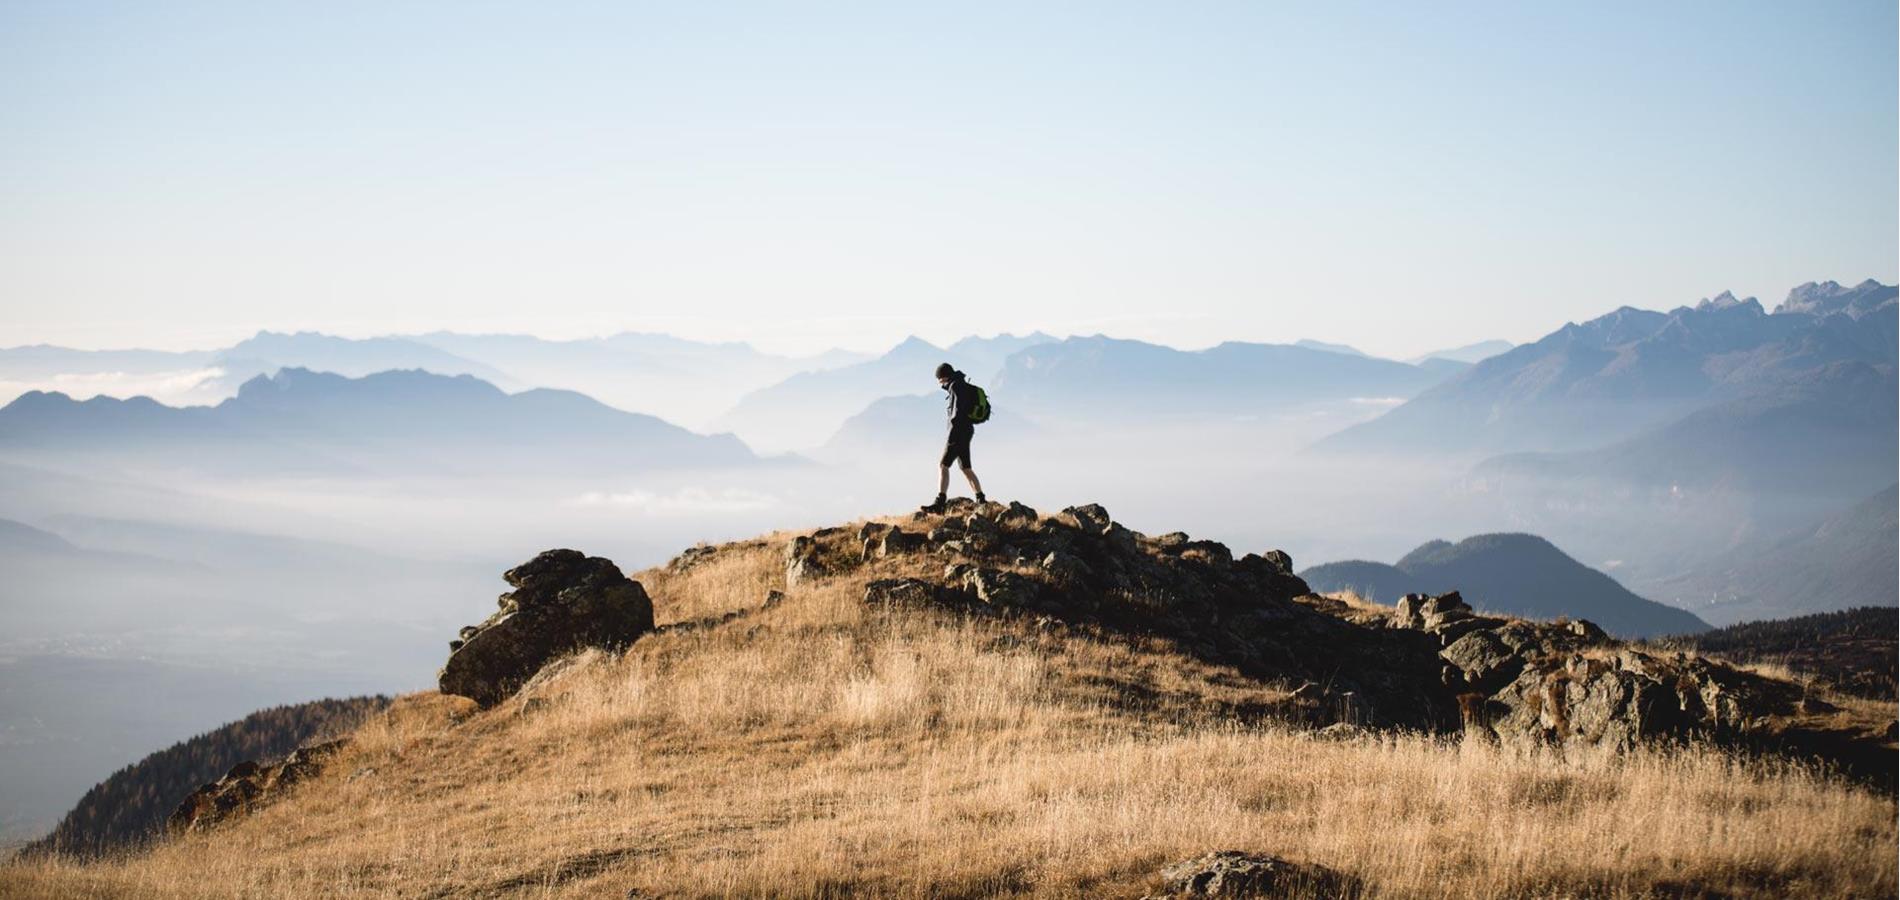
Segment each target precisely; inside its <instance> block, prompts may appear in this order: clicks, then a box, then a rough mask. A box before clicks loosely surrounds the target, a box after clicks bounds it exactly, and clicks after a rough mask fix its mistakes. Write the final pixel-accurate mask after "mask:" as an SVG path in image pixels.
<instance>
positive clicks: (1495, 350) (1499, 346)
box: [1406, 339, 1517, 365]
mask: <svg viewBox="0 0 1900 900" xmlns="http://www.w3.org/2000/svg"><path fill="white" fill-rule="evenodd" d="M1515 346H1517V345H1516V344H1513V343H1511V342H1510V341H1502V340H1495V339H1494V340H1489V341H1479V342H1477V343H1475V344H1466V345H1464V346H1462V347H1447V348H1446V349H1443V350H1433V351H1432V352H1430V353H1424V354H1420V355H1418V356H1414V357H1412V358H1411V359H1408V360H1406V362H1409V363H1412V364H1413V365H1420V364H1423V363H1425V362H1427V361H1429V360H1434V359H1442V360H1447V361H1450V362H1461V363H1478V362H1482V361H1484V360H1487V359H1490V358H1491V357H1493V356H1496V355H1498V354H1500V353H1503V352H1505V351H1508V350H1510V349H1511V348H1512V347H1515Z"/></svg>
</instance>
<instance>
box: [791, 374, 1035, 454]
mask: <svg viewBox="0 0 1900 900" xmlns="http://www.w3.org/2000/svg"><path fill="white" fill-rule="evenodd" d="M944 427H945V426H944V397H943V394H942V392H935V393H930V394H905V395H901V396H896V397H880V398H878V399H877V400H874V401H872V402H871V404H870V405H869V406H866V407H865V408H864V410H863V411H861V412H859V413H858V414H857V415H854V416H852V417H851V418H849V419H846V420H845V421H844V424H843V425H841V426H839V427H838V431H837V433H835V434H833V435H832V436H831V438H830V440H827V441H826V442H825V444H824V446H823V447H820V448H819V449H818V450H817V451H816V452H815V454H814V455H815V456H817V457H818V458H819V459H822V460H836V461H845V460H853V459H860V458H876V459H905V460H910V461H912V462H913V463H916V462H917V461H922V464H924V465H928V464H929V463H930V461H931V460H934V459H936V458H937V454H938V453H939V452H941V451H942V449H943V440H944ZM1041 430H1042V429H1041V428H1040V427H1039V426H1037V425H1036V423H1034V422H1032V421H1030V420H1028V419H1025V418H1023V417H1022V416H1020V415H1017V414H1015V413H1013V412H1010V411H1007V410H1004V409H1000V408H999V409H997V410H996V411H995V413H994V415H992V416H991V418H990V420H989V421H988V422H985V423H983V424H982V425H980V426H978V427H977V442H976V445H977V446H978V447H981V448H984V449H980V450H977V451H976V452H977V453H978V454H982V453H984V452H985V451H986V450H988V449H1000V448H1002V447H1004V446H1006V445H1008V444H1009V443H1011V442H1015V441H1022V440H1029V439H1032V438H1034V437H1036V436H1037V435H1038V434H1039V433H1040V432H1041ZM978 471H982V469H981V466H980V464H979V467H978Z"/></svg>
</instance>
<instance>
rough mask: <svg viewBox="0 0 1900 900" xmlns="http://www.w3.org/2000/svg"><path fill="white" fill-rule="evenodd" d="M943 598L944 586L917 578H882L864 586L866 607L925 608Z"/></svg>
mask: <svg viewBox="0 0 1900 900" xmlns="http://www.w3.org/2000/svg"><path fill="white" fill-rule="evenodd" d="M942 596H943V588H942V586H940V585H936V584H932V583H930V582H928V581H922V580H919V579H916V578H880V579H878V580H876V581H873V582H871V583H870V584H867V585H865V586H864V603H865V605H866V606H923V605H927V604H932V603H936V602H938V601H939V600H940V599H941V598H942Z"/></svg>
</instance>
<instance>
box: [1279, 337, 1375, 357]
mask: <svg viewBox="0 0 1900 900" xmlns="http://www.w3.org/2000/svg"><path fill="white" fill-rule="evenodd" d="M1293 346H1295V347H1304V348H1306V349H1308V350H1324V351H1326V352H1327V353H1343V354H1345V355H1347V356H1365V355H1366V354H1365V352H1364V351H1361V350H1360V349H1359V348H1357V347H1353V346H1349V345H1347V344H1329V343H1327V342H1325V341H1315V340H1312V339H1310V338H1301V339H1299V340H1297V341H1294V342H1293Z"/></svg>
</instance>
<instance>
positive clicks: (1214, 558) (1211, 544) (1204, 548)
mask: <svg viewBox="0 0 1900 900" xmlns="http://www.w3.org/2000/svg"><path fill="white" fill-rule="evenodd" d="M1181 558H1182V559H1193V560H1199V561H1201V562H1204V563H1207V564H1208V565H1214V566H1228V565H1232V564H1233V562H1234V553H1233V551H1231V550H1229V549H1227V545H1226V544H1223V543H1221V542H1219V541H1189V542H1187V543H1186V544H1183V545H1182V546H1181Z"/></svg>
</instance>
